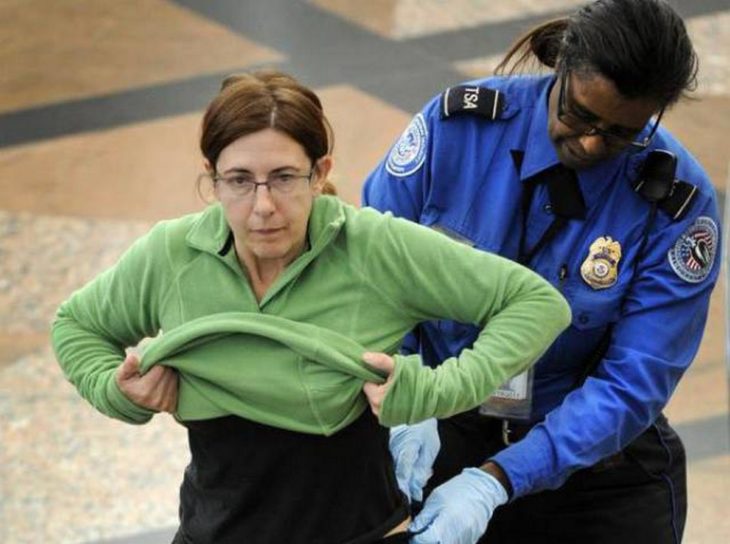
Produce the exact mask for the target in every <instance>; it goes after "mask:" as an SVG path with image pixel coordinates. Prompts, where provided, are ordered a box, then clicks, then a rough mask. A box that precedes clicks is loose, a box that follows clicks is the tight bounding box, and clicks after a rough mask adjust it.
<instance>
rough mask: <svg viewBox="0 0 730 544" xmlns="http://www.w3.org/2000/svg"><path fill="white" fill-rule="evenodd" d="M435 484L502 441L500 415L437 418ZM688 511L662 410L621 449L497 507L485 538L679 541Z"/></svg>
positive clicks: (493, 543) (682, 462)
mask: <svg viewBox="0 0 730 544" xmlns="http://www.w3.org/2000/svg"><path fill="white" fill-rule="evenodd" d="M439 434H440V437H441V451H440V453H439V457H438V458H437V460H436V464H435V466H434V476H433V477H432V478H431V480H432V481H430V482H429V489H427V492H429V491H430V490H431V489H432V488H433V487H436V486H437V485H439V484H440V483H442V482H444V481H446V480H448V479H449V478H451V477H453V476H455V475H456V474H458V473H459V472H461V470H462V469H463V468H464V467H467V466H478V465H481V464H483V463H484V461H485V460H486V459H487V458H488V457H489V456H490V455H493V454H494V453H496V452H497V451H499V450H500V449H503V448H504V447H505V446H504V444H502V442H501V440H502V438H501V423H500V422H499V421H495V420H492V419H489V418H485V417H482V416H479V415H478V414H476V413H474V412H470V413H467V414H461V415H459V416H455V417H453V418H450V419H448V420H444V421H441V422H439ZM686 514H687V488H686V458H685V453H684V447H683V445H682V442H681V440H680V439H679V437H678V436H677V434H676V433H675V432H674V430H673V429H672V428H671V427H670V426H669V424H668V423H667V421H666V419H665V418H664V416H660V418H659V419H658V420H657V421H656V423H655V424H654V425H653V426H652V427H650V428H649V429H648V430H646V431H645V432H644V433H643V434H642V435H641V436H639V437H638V438H637V439H636V440H635V441H634V442H632V443H631V444H630V445H629V446H627V447H626V448H625V449H624V451H623V452H621V453H620V454H618V455H616V456H613V457H611V458H609V459H608V460H605V461H602V462H600V463H598V464H597V465H595V466H594V467H590V468H587V469H583V470H580V471H578V472H576V473H575V474H573V475H572V476H571V477H570V478H568V480H567V481H566V482H565V484H564V485H563V486H562V487H561V488H559V489H557V490H550V491H543V492H540V493H536V494H533V495H527V496H525V497H521V498H518V499H516V500H514V501H512V502H510V503H508V504H506V505H504V506H501V507H499V508H497V510H496V511H495V514H494V517H493V518H492V520H491V521H490V523H489V526H488V529H487V532H486V533H485V535H484V536H483V537H482V539H481V540H480V541H479V542H480V544H503V543H505V544H506V543H509V544H522V543H525V544H527V543H530V544H534V543H548V544H549V543H556V544H558V543H559V544H566V543H567V544H570V543H591V544H604V543H605V544H613V543H619V544H633V543H636V544H677V543H679V542H680V541H681V539H682V533H683V531H684V523H685V519H686Z"/></svg>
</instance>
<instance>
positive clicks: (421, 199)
mask: <svg viewBox="0 0 730 544" xmlns="http://www.w3.org/2000/svg"><path fill="white" fill-rule="evenodd" d="M437 118H438V98H434V99H433V100H431V101H430V102H429V103H428V104H427V105H426V107H425V108H424V109H423V111H422V112H420V113H418V114H417V115H416V116H415V117H413V119H412V120H411V122H410V123H409V124H408V126H407V127H406V129H405V130H404V131H403V134H401V136H400V138H398V140H397V141H396V142H395V144H393V147H392V148H391V149H390V151H389V152H388V154H387V155H386V156H385V157H384V158H383V160H382V161H381V162H380V164H378V166H377V167H376V168H375V169H374V170H373V171H372V172H371V173H370V175H369V176H368V177H367V178H366V180H365V184H364V186H363V191H362V204H363V206H370V207H372V208H375V209H377V210H380V211H382V212H387V211H389V212H392V213H393V215H396V216H398V217H404V218H406V219H410V220H411V221H415V222H420V220H421V214H422V212H423V209H424V206H425V205H426V202H427V200H428V192H429V187H430V180H431V175H430V174H431V168H430V166H431V162H432V153H433V149H434V130H435V129H437V128H438V124H437Z"/></svg>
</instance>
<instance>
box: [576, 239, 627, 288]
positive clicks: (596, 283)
mask: <svg viewBox="0 0 730 544" xmlns="http://www.w3.org/2000/svg"><path fill="white" fill-rule="evenodd" d="M620 260H621V244H620V243H619V242H618V241H616V240H613V239H612V238H611V237H610V236H600V237H599V238H596V241H595V242H593V243H592V244H591V247H590V248H589V249H588V257H586V260H585V261H583V264H582V265H581V266H580V275H581V276H582V277H583V279H584V280H585V282H586V283H587V284H588V285H590V286H591V287H592V288H593V289H606V288H607V287H611V286H612V285H613V284H614V283H616V279H617V278H618V262H619V261H620Z"/></svg>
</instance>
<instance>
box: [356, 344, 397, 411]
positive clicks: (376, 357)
mask: <svg viewBox="0 0 730 544" xmlns="http://www.w3.org/2000/svg"><path fill="white" fill-rule="evenodd" d="M362 360H363V361H365V362H366V363H367V364H369V365H370V366H371V367H373V368H375V369H377V370H383V371H385V372H386V373H387V376H388V379H387V380H385V383H384V384H382V385H378V384H377V383H371V382H365V385H363V388H362V390H363V392H364V393H365V396H366V397H367V398H368V403H369V404H370V410H372V412H373V414H375V415H376V416H379V415H380V406H381V405H382V404H383V399H384V398H385V394H386V393H387V392H388V389H389V388H390V384H391V382H392V381H393V370H394V369H395V360H394V359H393V358H392V357H391V356H390V355H388V354H387V353H370V352H368V353H364V354H363V356H362Z"/></svg>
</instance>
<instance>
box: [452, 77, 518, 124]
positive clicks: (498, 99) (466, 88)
mask: <svg viewBox="0 0 730 544" xmlns="http://www.w3.org/2000/svg"><path fill="white" fill-rule="evenodd" d="M503 110H504V94H502V93H500V92H499V91H496V90H494V89H489V88H487V87H478V86H476V85H461V86H460V87H449V88H448V89H446V90H445V91H444V93H443V94H442V95H441V119H446V118H448V117H451V116H452V115H457V114H464V113H468V114H472V115H479V116H481V117H485V118H486V119H489V120H490V121H494V120H495V119H499V118H500V117H501V115H502V111H503Z"/></svg>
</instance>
